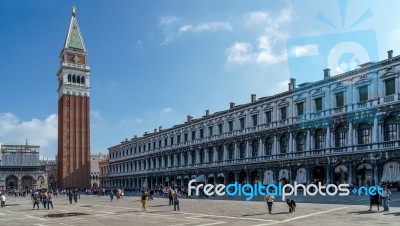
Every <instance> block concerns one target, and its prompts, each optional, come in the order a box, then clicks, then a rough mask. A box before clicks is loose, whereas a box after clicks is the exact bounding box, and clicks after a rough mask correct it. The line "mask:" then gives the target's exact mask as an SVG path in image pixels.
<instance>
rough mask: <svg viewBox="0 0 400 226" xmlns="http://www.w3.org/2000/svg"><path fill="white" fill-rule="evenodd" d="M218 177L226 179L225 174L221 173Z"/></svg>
mask: <svg viewBox="0 0 400 226" xmlns="http://www.w3.org/2000/svg"><path fill="white" fill-rule="evenodd" d="M217 177H225V175H224V173H219V174H218V176H217Z"/></svg>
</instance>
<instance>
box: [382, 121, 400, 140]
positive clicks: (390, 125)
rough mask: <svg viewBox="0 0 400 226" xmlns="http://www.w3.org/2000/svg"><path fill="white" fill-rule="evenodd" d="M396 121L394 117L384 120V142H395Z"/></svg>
mask: <svg viewBox="0 0 400 226" xmlns="http://www.w3.org/2000/svg"><path fill="white" fill-rule="evenodd" d="M397 136H398V135H397V120H396V118H395V117H389V118H387V119H385V126H384V140H385V141H395V140H397Z"/></svg>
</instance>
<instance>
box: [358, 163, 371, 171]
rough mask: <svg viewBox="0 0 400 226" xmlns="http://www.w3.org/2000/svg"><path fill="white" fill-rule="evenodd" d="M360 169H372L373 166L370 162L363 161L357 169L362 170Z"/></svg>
mask: <svg viewBox="0 0 400 226" xmlns="http://www.w3.org/2000/svg"><path fill="white" fill-rule="evenodd" d="M360 169H367V170H372V166H371V164H369V163H362V164H360V165H359V166H358V167H357V170H360Z"/></svg>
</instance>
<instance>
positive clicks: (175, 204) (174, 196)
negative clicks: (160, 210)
mask: <svg viewBox="0 0 400 226" xmlns="http://www.w3.org/2000/svg"><path fill="white" fill-rule="evenodd" d="M172 196H173V198H174V211H176V209H177V208H178V211H179V198H178V196H181V194H179V193H178V189H176V188H175V192H174V194H173V195H172Z"/></svg>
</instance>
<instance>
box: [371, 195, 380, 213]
mask: <svg viewBox="0 0 400 226" xmlns="http://www.w3.org/2000/svg"><path fill="white" fill-rule="evenodd" d="M380 204H381V198H380V195H379V193H378V192H376V194H375V195H370V198H369V210H368V211H372V205H376V207H378V211H379V205H380Z"/></svg>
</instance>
